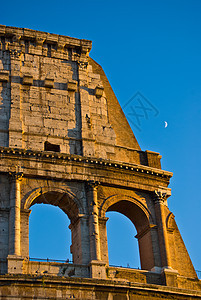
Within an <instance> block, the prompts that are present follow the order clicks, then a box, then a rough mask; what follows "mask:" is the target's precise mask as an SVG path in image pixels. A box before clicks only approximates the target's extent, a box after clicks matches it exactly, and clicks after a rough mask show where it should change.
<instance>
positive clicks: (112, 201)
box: [100, 194, 155, 270]
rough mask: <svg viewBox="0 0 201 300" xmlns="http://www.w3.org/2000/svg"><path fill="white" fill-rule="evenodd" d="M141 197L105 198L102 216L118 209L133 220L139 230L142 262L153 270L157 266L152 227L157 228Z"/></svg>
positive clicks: (120, 195) (120, 196) (101, 208)
mask: <svg viewBox="0 0 201 300" xmlns="http://www.w3.org/2000/svg"><path fill="white" fill-rule="evenodd" d="M142 201H143V199H142V198H140V197H138V198H137V197H136V198H135V197H131V196H128V195H123V194H116V195H112V196H110V197H108V198H107V199H105V200H104V201H103V203H102V205H101V207H100V217H104V216H105V213H106V212H109V211H116V212H119V213H121V214H123V215H124V216H126V217H127V218H128V219H130V220H131V222H132V223H133V225H134V226H135V228H136V230H137V235H136V238H137V239H138V245H139V253H140V263H141V268H142V269H144V270H151V269H152V268H153V267H154V266H155V257H154V252H153V244H152V229H154V230H155V225H154V222H153V217H152V215H151V212H150V211H149V209H148V208H147V207H146V206H145V205H144V204H143V203H142Z"/></svg>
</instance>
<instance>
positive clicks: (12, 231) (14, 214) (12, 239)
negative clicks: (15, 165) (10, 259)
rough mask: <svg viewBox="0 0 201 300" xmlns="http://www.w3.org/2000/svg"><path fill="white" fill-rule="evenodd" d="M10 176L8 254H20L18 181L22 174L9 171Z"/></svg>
mask: <svg viewBox="0 0 201 300" xmlns="http://www.w3.org/2000/svg"><path fill="white" fill-rule="evenodd" d="M10 177H11V183H10V184H11V188H10V215H9V255H15V256H20V255H21V242H20V209H21V197H20V182H21V180H22V177H23V174H22V173H21V172H18V173H16V172H13V173H10Z"/></svg>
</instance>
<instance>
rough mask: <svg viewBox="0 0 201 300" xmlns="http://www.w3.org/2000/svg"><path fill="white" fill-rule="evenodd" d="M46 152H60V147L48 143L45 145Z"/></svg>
mask: <svg viewBox="0 0 201 300" xmlns="http://www.w3.org/2000/svg"><path fill="white" fill-rule="evenodd" d="M44 150H45V151H52V152H60V146H59V145H55V144H51V143H49V142H47V141H46V142H45V144H44Z"/></svg>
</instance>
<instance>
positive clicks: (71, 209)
mask: <svg viewBox="0 0 201 300" xmlns="http://www.w3.org/2000/svg"><path fill="white" fill-rule="evenodd" d="M44 204H45V205H44ZM38 205H39V206H40V207H43V206H45V207H47V208H46V213H48V214H49V213H51V210H52V209H53V210H54V208H56V210H54V212H56V211H57V214H59V215H60V216H58V217H60V218H65V222H64V223H63V225H62V227H63V228H62V230H63V235H64V240H66V237H65V234H67V233H65V231H68V228H70V229H69V230H70V231H71V240H72V244H71V245H70V243H69V242H68V251H66V245H65V241H63V243H64V245H65V246H64V247H63V246H62V247H63V249H62V250H61V249H59V251H60V254H59V252H58V254H56V252H51V250H50V249H49V250H48V252H47V253H48V254H45V253H44V254H41V252H39V253H38V252H35V253H34V252H32V249H33V248H32V246H33V243H32V242H33V241H32V240H30V241H29V238H28V237H29V225H28V223H29V221H28V222H27V221H26V220H27V219H26V218H27V216H28V215H27V214H26V213H25V215H26V216H25V217H24V220H25V222H24V221H22V222H21V223H22V232H23V236H22V240H21V245H22V254H23V255H25V256H26V257H27V256H29V257H31V255H33V254H36V255H40V256H41V255H42V256H44V255H45V256H47V255H48V256H49V255H54V256H55V257H53V259H54V258H55V259H59V258H60V257H61V258H62V259H63V258H64V260H68V259H69V260H70V261H73V262H74V263H76V264H83V263H86V262H87V263H88V261H89V257H88V256H89V254H87V255H88V256H87V255H84V246H83V245H84V242H85V243H86V238H85V237H84V235H85V234H84V231H83V226H85V224H83V223H84V221H85V220H84V221H83V220H81V218H80V216H81V215H80V213H83V209H82V206H81V205H80V203H79V200H78V199H77V198H76V197H75V195H74V194H73V193H71V192H70V191H66V190H62V189H58V190H57V191H48V190H47V188H39V189H36V190H34V191H33V193H31V194H30V195H29V197H28V198H27V199H26V201H25V204H24V211H25V212H27V211H30V209H32V208H33V214H32V215H33V217H34V214H35V213H34V211H35V208H34V206H35V207H37V206H38ZM53 210H52V212H53ZM31 218H32V217H31V216H30V221H32V219H31ZM36 218H37V221H38V222H39V224H38V226H39V227H38V230H41V231H42V228H40V226H45V227H46V230H47V234H46V236H45V232H44V233H43V235H44V239H46V238H47V237H48V235H49V232H51V231H52V232H53V231H54V230H55V229H56V225H58V222H57V224H55V216H54V217H53V216H52V217H50V216H49V217H48V222H52V224H51V229H50V227H49V228H48V226H47V225H44V222H43V220H44V218H45V214H43V213H42V216H41V212H40V214H39V215H38V216H37V217H36ZM50 219H51V220H50ZM66 219H69V223H70V225H69V224H68V221H66ZM46 222H47V221H46ZM54 224H55V228H54ZM68 225H69V226H68ZM49 226H50V225H49ZM60 229H61V228H60ZM31 230H32V232H33V230H34V231H35V229H33V228H32V229H31ZM58 230H59V229H58ZM35 237H36V239H37V238H38V237H39V236H37V232H36V231H35ZM30 238H31V239H32V233H31V234H30ZM41 238H42V237H41ZM50 239H51V240H53V238H52V237H50ZM56 239H59V234H58V235H57V238H55V242H54V243H55V244H54V245H55V247H56V249H58V248H59V245H57V243H56ZM51 240H50V241H49V242H48V243H50V245H51V243H52V241H51ZM69 240H70V239H69ZM29 242H30V254H29V251H28V250H29V245H28V244H29ZM87 242H88V241H87ZM35 243H37V244H38V241H35ZM63 243H62V245H63ZM59 244H60V243H59ZM60 245H61V244H60ZM43 246H44V245H43ZM38 247H39V248H40V245H38ZM50 247H53V246H50ZM41 248H42V247H41ZM47 248H48V247H44V249H47ZM69 249H70V250H69ZM52 250H53V249H52ZM55 251H56V250H55ZM69 252H71V253H72V258H71V255H70V253H69ZM32 253H33V254H32ZM34 256H35V255H34ZM63 256H64V257H63ZM50 258H51V257H50Z"/></svg>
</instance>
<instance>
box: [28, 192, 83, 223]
mask: <svg viewBox="0 0 201 300" xmlns="http://www.w3.org/2000/svg"><path fill="white" fill-rule="evenodd" d="M23 200H24V201H23V202H24V207H23V208H24V209H29V208H30V207H31V206H32V205H34V204H36V203H38V204H40V203H43V204H51V205H54V206H58V207H59V208H61V209H62V210H63V211H64V212H65V213H66V214H67V216H68V217H69V219H70V220H71V222H72V223H73V222H74V221H76V219H77V218H78V216H79V214H84V208H83V205H82V203H81V201H80V200H79V199H78V198H77V197H76V195H75V194H74V193H73V192H72V191H71V190H70V189H68V188H65V189H63V188H59V187H53V188H52V187H49V186H44V187H39V188H36V189H34V190H32V191H31V192H30V193H29V194H28V195H25V197H24V199H23Z"/></svg>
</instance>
